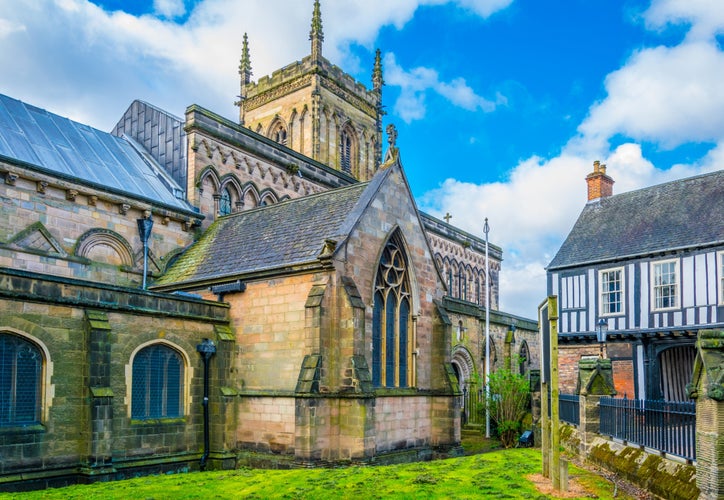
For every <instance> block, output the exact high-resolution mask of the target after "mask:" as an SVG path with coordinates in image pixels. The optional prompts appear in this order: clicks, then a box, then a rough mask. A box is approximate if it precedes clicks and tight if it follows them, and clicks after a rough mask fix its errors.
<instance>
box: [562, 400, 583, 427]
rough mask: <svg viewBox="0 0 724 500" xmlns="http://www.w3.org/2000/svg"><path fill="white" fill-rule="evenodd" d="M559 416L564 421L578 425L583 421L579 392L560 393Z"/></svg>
mask: <svg viewBox="0 0 724 500" xmlns="http://www.w3.org/2000/svg"><path fill="white" fill-rule="evenodd" d="M558 416H559V418H560V419H561V420H562V421H563V422H568V423H569V424H572V425H578V424H579V423H580V422H581V411H580V405H579V403H578V394H559V395H558Z"/></svg>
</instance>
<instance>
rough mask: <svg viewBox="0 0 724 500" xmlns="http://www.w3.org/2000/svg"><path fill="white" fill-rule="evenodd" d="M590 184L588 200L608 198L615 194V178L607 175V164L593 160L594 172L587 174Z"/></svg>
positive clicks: (587, 180) (587, 181)
mask: <svg viewBox="0 0 724 500" xmlns="http://www.w3.org/2000/svg"><path fill="white" fill-rule="evenodd" d="M586 183H587V184H588V201H593V200H598V199H599V198H608V197H609V196H611V195H612V194H613V179H611V178H610V177H609V176H607V175H606V165H601V162H600V161H598V160H596V161H594V162H593V172H591V173H590V174H588V175H587V176H586Z"/></svg>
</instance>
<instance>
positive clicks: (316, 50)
mask: <svg viewBox="0 0 724 500" xmlns="http://www.w3.org/2000/svg"><path fill="white" fill-rule="evenodd" d="M309 39H310V40H311V41H312V59H313V60H315V61H319V60H320V59H321V58H322V42H323V41H324V33H323V32H322V9H321V8H320V6H319V0H314V13H313V14H312V29H311V31H310V32H309Z"/></svg>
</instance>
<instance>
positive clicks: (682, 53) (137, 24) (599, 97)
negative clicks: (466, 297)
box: [0, 0, 724, 317]
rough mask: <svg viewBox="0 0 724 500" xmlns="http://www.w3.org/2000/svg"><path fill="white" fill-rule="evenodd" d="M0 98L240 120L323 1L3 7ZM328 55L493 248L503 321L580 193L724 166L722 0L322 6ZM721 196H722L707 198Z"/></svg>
mask: <svg viewBox="0 0 724 500" xmlns="http://www.w3.org/2000/svg"><path fill="white" fill-rule="evenodd" d="M0 7H3V8H0V65H1V66H2V67H3V68H4V71H2V72H0V92H2V93H4V94H7V95H10V96H12V97H15V98H17V99H21V100H23V101H25V102H28V103H31V104H34V105H36V106H40V107H43V108H46V109H48V110H50V111H52V112H55V113H58V114H61V115H64V116H68V117H70V118H72V119H74V120H77V121H80V122H83V123H87V124H89V125H92V126H95V127H97V128H100V129H102V130H110V129H111V128H112V127H113V126H114V125H115V123H116V121H117V120H118V119H119V118H120V116H121V115H122V114H123V112H124V111H125V109H126V108H127V107H128V105H129V104H130V103H131V101H132V100H133V99H142V100H145V101H148V102H150V103H152V104H154V105H156V106H158V107H161V108H163V109H166V110H167V111H170V112H172V113H174V114H176V115H177V116H183V113H184V110H185V108H186V107H187V106H188V105H190V104H199V105H201V106H204V107H206V108H208V109H211V110H212V111H214V112H216V113H219V114H220V115H222V116H225V117H227V118H229V119H232V120H236V119H237V116H238V115H237V109H236V108H235V107H234V106H233V104H232V103H233V101H234V100H235V96H236V94H238V86H239V81H238V74H237V67H238V62H239V56H240V51H241V40H242V37H243V34H244V32H248V34H249V43H250V50H251V60H252V67H253V71H254V78H259V77H261V76H264V75H267V74H270V73H271V72H272V71H273V70H275V69H277V68H280V67H282V66H284V65H286V64H288V63H290V62H293V61H296V60H299V59H301V58H302V57H304V56H305V55H307V54H308V53H309V40H308V34H309V26H310V20H311V13H312V0H193V1H186V2H184V1H181V0H155V1H151V0H148V1H124V0H95V1H94V2H90V1H88V0H20V1H18V0H0ZM322 16H323V25H324V33H325V42H324V55H325V56H326V57H327V58H328V59H330V60H331V61H332V62H333V63H335V64H337V65H338V66H340V67H342V68H343V69H344V70H346V71H348V72H349V73H351V74H352V75H353V76H355V78H357V79H358V80H359V81H361V82H362V83H364V84H366V85H370V80H371V69H372V64H373V57H374V50H375V49H376V48H380V49H381V50H382V52H383V57H384V77H385V81H386V86H385V88H384V91H383V100H384V104H385V106H386V111H387V113H388V114H387V116H386V117H385V125H386V124H387V123H394V124H395V125H396V126H397V128H398V131H399V138H398V146H399V147H400V152H401V156H402V162H403V165H404V167H405V170H406V172H407V175H408V178H409V180H410V183H411V187H412V190H413V194H414V195H415V197H416V199H417V202H418V204H419V206H420V207H421V208H422V209H423V210H425V211H427V212H428V213H430V214H432V215H436V216H438V217H441V216H442V215H444V214H445V213H447V212H449V213H451V214H452V216H453V218H452V220H451V222H452V223H454V224H455V225H458V226H459V227H461V228H463V229H464V230H466V231H468V232H470V233H473V234H477V235H479V236H481V237H482V236H483V235H482V226H483V219H484V218H485V217H488V218H489V219H490V227H491V232H490V239H491V241H492V242H493V243H495V244H497V245H499V246H501V247H502V248H503V251H504V262H503V268H502V272H501V304H500V305H501V309H503V310H506V311H508V312H512V313H514V314H519V315H522V316H526V317H535V315H536V307H537V304H538V303H539V302H540V301H541V300H542V299H543V298H544V296H545V270H544V268H545V266H546V265H547V264H548V263H549V262H550V260H551V259H552V258H553V256H554V255H555V252H556V250H557V248H558V247H559V246H560V244H561V242H562V240H563V239H564V238H565V236H566V234H567V232H568V231H569V229H570V228H571V226H572V225H573V223H574V221H575V219H576V217H577V216H578V214H579V213H580V211H581V209H582V208H583V206H584V204H585V202H586V199H585V193H586V186H585V181H584V178H585V176H586V174H587V173H589V172H590V171H591V165H592V163H593V161H594V160H600V161H602V162H603V163H606V164H607V165H608V173H609V174H610V175H611V176H612V177H613V178H614V180H615V181H616V184H615V186H614V193H620V192H623V191H629V190H632V189H638V188H641V187H644V186H649V185H652V184H657V183H660V182H665V181H669V180H672V179H676V178H681V177H686V176H691V175H696V174H699V173H703V172H707V171H712V170H719V169H721V168H723V165H724V85H723V84H722V82H724V50H723V47H724V3H723V2H717V1H712V0H652V1H648V0H646V1H645V0H550V1H549V0H392V1H390V0H322ZM713 202H716V203H721V202H722V200H713Z"/></svg>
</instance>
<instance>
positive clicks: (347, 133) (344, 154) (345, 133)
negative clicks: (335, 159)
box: [339, 125, 357, 174]
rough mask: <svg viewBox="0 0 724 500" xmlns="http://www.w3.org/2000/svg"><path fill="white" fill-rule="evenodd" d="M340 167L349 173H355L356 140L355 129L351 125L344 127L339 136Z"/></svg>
mask: <svg viewBox="0 0 724 500" xmlns="http://www.w3.org/2000/svg"><path fill="white" fill-rule="evenodd" d="M339 167H340V169H341V170H342V171H343V172H347V173H348V174H354V173H355V172H354V171H355V170H356V167H357V162H356V140H355V135H354V130H352V127H350V126H349V125H347V126H345V127H343V128H342V132H341V133H340V136H339Z"/></svg>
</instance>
